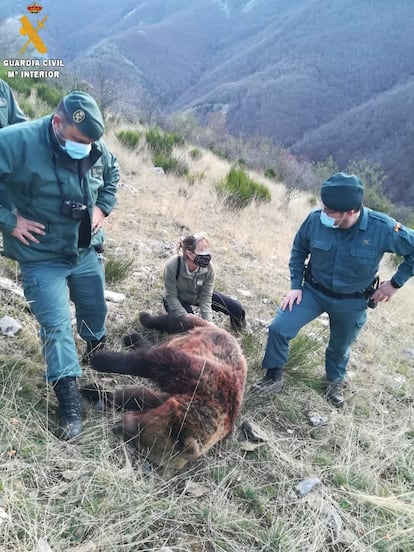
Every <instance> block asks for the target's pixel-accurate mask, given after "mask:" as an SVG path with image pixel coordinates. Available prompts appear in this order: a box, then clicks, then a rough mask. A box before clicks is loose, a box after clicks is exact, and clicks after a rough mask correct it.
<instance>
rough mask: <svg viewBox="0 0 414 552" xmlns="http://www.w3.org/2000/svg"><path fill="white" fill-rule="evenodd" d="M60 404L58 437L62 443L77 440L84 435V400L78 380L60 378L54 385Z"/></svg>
mask: <svg viewBox="0 0 414 552" xmlns="http://www.w3.org/2000/svg"><path fill="white" fill-rule="evenodd" d="M53 390H54V392H55V393H56V397H57V400H58V403H59V429H58V437H59V439H62V441H69V440H71V439H76V438H77V437H79V436H80V434H81V433H82V430H83V427H82V399H81V395H80V393H79V389H78V386H77V383H76V378H73V377H69V376H68V377H64V378H60V379H59V380H57V381H56V382H55V383H54V384H53Z"/></svg>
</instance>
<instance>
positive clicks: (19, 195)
mask: <svg viewBox="0 0 414 552" xmlns="http://www.w3.org/2000/svg"><path fill="white" fill-rule="evenodd" d="M51 120H52V117H51V116H47V117H43V118H41V119H37V120H35V121H30V122H26V123H21V124H19V125H12V126H9V127H7V128H4V129H2V130H0V183H3V184H5V186H6V187H7V189H8V190H9V193H10V196H11V201H12V203H13V205H14V206H15V209H16V210H17V211H18V213H19V214H20V215H21V216H23V217H25V218H27V219H31V220H35V221H38V222H41V223H42V224H44V225H45V227H46V228H45V232H46V233H45V235H44V236H41V235H39V234H37V235H36V237H37V239H38V240H39V243H38V244H35V243H33V242H31V243H30V245H24V244H23V243H21V242H20V241H19V240H18V239H17V238H14V237H13V236H11V235H10V234H11V232H12V231H13V229H14V228H15V227H16V215H15V214H14V212H11V211H9V210H8V209H6V208H5V207H3V206H1V205H0V230H1V231H2V232H3V247H4V251H3V254H4V255H5V256H6V257H10V258H12V259H15V260H16V261H19V262H32V261H46V260H50V259H56V258H66V259H68V260H71V261H72V262H75V261H76V258H77V255H78V249H79V248H85V247H89V246H96V247H100V246H101V244H102V242H103V232H102V231H101V230H100V231H98V232H97V233H96V234H95V235H93V236H92V237H91V220H92V211H93V207H94V205H97V206H98V207H100V209H101V210H102V211H103V212H104V213H105V214H106V215H108V214H109V213H110V212H111V210H112V208H113V207H114V205H115V203H116V196H115V194H116V189H117V184H118V180H119V167H118V163H117V161H116V159H115V157H114V156H113V155H112V153H111V152H110V151H109V150H108V148H107V146H106V144H105V143H104V141H103V140H102V139H100V140H98V141H97V142H94V143H93V144H92V150H91V153H90V154H89V156H88V157H86V158H85V159H82V160H80V161H75V160H73V159H71V158H70V157H69V156H68V155H67V154H66V153H65V152H64V151H62V150H61V148H60V147H59V145H58V143H57V141H56V138H55V137H54V135H53V131H52V128H51ZM64 200H70V201H76V202H79V203H81V204H86V205H87V214H86V216H85V217H84V219H83V220H82V222H81V221H79V220H74V219H73V218H72V217H71V216H67V215H65V214H61V208H62V203H63V201H64Z"/></svg>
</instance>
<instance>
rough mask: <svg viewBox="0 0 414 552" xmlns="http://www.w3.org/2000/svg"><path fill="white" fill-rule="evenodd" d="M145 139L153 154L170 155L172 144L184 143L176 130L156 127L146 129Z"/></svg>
mask: <svg viewBox="0 0 414 552" xmlns="http://www.w3.org/2000/svg"><path fill="white" fill-rule="evenodd" d="M145 140H146V142H147V145H148V147H149V149H150V151H151V152H152V153H153V154H154V155H159V154H164V155H171V153H172V150H173V147H174V146H176V145H182V144H184V139H183V137H182V136H180V135H179V134H177V133H176V132H164V131H162V130H161V129H158V128H151V129H150V130H147V132H146V133H145Z"/></svg>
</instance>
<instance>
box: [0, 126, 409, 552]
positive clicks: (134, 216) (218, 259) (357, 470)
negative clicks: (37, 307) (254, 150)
mask: <svg viewBox="0 0 414 552" xmlns="http://www.w3.org/2000/svg"><path fill="white" fill-rule="evenodd" d="M107 141H108V143H109V145H110V147H111V149H112V150H113V151H114V152H115V153H116V155H117V156H118V159H119V161H120V164H121V167H122V181H121V185H120V188H119V194H118V199H119V202H118V205H117V207H116V209H115V210H114V212H113V213H112V214H111V216H110V217H109V218H108V219H107V220H106V231H107V237H108V239H107V250H106V253H105V256H106V258H107V259H110V260H111V261H112V262H114V261H116V260H117V259H118V260H119V261H120V262H124V261H125V259H132V264H131V266H130V267H129V268H128V270H127V271H126V272H125V278H124V279H123V280H122V281H117V282H116V283H115V284H111V285H110V284H108V288H109V289H111V290H113V291H117V292H122V293H124V294H125V295H126V298H127V299H126V301H125V302H124V303H109V305H108V306H109V313H108V319H107V327H108V334H109V347H111V348H114V349H120V348H121V337H122V335H123V334H124V333H126V332H128V331H129V330H131V329H132V328H138V329H139V322H138V313H139V312H140V311H141V310H146V309H149V310H152V311H154V312H157V311H160V312H161V311H162V304H161V298H162V281H161V272H162V267H163V264H164V262H165V260H166V259H167V258H168V256H169V255H170V254H172V252H173V247H174V245H175V244H176V243H177V242H178V239H179V237H180V236H181V235H183V234H185V233H187V232H196V231H201V230H202V231H205V232H207V233H208V235H209V238H210V243H211V249H212V253H213V257H214V264H215V267H216V273H217V283H216V288H217V289H219V290H222V291H225V292H227V293H230V294H233V295H235V296H237V297H238V299H239V300H240V301H241V302H242V303H243V304H244V306H245V308H246V311H247V320H248V328H247V329H246V330H245V332H244V333H242V334H241V335H240V336H239V339H240V343H241V346H242V348H243V351H244V353H245V355H246V358H247V361H248V366H249V373H248V385H247V391H246V395H245V402H244V406H243V409H242V413H241V415H240V420H239V422H241V421H242V420H245V419H247V420H249V421H253V422H255V423H256V424H258V425H259V426H260V427H262V428H263V429H264V430H265V431H266V432H267V433H268V435H269V436H270V440H269V442H268V443H266V444H265V445H263V446H262V447H260V448H258V449H256V450H255V451H251V452H246V451H243V450H242V449H241V447H240V443H239V441H238V439H237V436H238V431H237V430H236V431H235V433H234V435H233V436H232V437H230V438H229V439H227V440H226V441H224V442H222V443H221V444H220V445H218V446H216V447H215V448H214V449H213V450H212V451H210V452H209V453H208V454H207V455H206V456H205V457H203V458H201V459H200V460H199V461H198V462H196V463H195V464H193V465H191V466H189V467H188V468H187V469H186V470H184V471H183V472H181V473H176V474H171V473H163V472H162V471H161V470H157V469H156V468H155V467H154V466H152V465H151V464H150V463H149V462H148V461H147V460H146V459H145V458H144V457H142V456H140V455H139V454H138V453H136V451H134V450H132V449H131V448H129V446H127V445H125V444H123V443H122V442H120V441H119V440H118V439H117V438H116V437H115V436H114V435H113V434H112V432H111V427H112V425H113V423H114V422H115V421H117V420H118V419H119V418H120V414H119V413H117V412H108V413H105V414H102V413H100V412H97V411H94V410H93V409H91V408H89V407H86V419H85V434H84V436H83V438H82V439H81V441H80V442H78V443H76V444H68V443H65V442H61V441H59V440H57V439H56V438H55V437H54V435H53V430H54V429H55V428H56V400H55V397H54V394H53V392H51V391H50V390H49V389H48V387H47V386H46V385H45V384H44V381H43V371H44V366H43V362H42V359H41V355H40V348H39V343H38V337H37V332H38V328H37V325H36V323H35V321H34V319H33V318H32V317H31V315H30V313H29V312H28V311H27V310H26V309H25V306H24V303H22V302H21V300H20V299H19V298H16V297H14V296H12V295H11V294H10V293H9V292H1V297H0V299H1V300H0V318H1V317H2V316H5V315H8V316H12V317H15V318H16V319H18V320H19V321H20V322H21V323H22V325H23V329H22V330H21V332H20V333H19V334H18V336H17V337H16V338H8V337H5V336H0V378H1V384H0V416H1V421H0V458H1V462H0V551H1V552H5V551H13V552H32V551H33V552H34V551H40V552H44V551H46V552H47V551H50V550H51V551H53V552H93V551H99V552H112V551H113V552H136V551H162V550H164V551H165V552H167V551H168V550H173V551H174V552H178V551H186V552H202V551H206V552H250V551H253V550H254V551H260V552H273V551H281V552H302V551H306V552H317V551H321V552H325V551H328V552H345V551H347V552H348V551H349V552H368V551H378V552H385V551H387V552H412V550H413V549H414V455H413V449H414V447H413V444H414V424H413V420H414V417H413V391H414V370H413V368H414V356H413V355H412V354H410V353H409V352H408V351H407V350H408V349H411V348H413V347H414V343H413V328H414V308H413V307H414V299H413V284H412V282H409V283H408V284H407V285H406V286H404V287H403V288H402V289H401V290H400V291H399V293H398V294H397V295H396V296H395V297H394V299H393V300H392V302H390V303H389V304H383V305H380V306H379V307H378V308H377V309H375V310H373V311H370V312H369V320H368V323H367V325H366V327H365V328H364V330H363V332H362V333H361V336H360V338H359V340H358V342H357V343H356V344H355V346H354V347H353V350H352V355H351V360H350V365H349V375H348V380H349V385H348V390H347V392H346V398H347V404H346V407H345V408H344V409H343V410H339V411H338V410H335V409H334V408H333V407H331V406H330V405H329V404H328V403H327V402H326V401H325V399H324V397H323V395H322V391H321V390H320V385H319V380H320V377H321V376H322V375H323V358H324V347H325V345H326V341H327V337H328V332H327V328H326V326H325V324H324V320H323V319H320V320H317V321H315V322H314V323H312V324H311V325H309V326H308V327H306V328H304V330H303V331H302V333H301V334H300V337H299V338H298V339H297V340H296V341H295V343H294V345H293V351H292V355H291V358H290V362H289V366H288V367H287V370H286V372H287V378H286V385H285V387H284V389H283V391H282V393H281V394H280V395H278V396H275V397H269V398H257V397H256V396H252V395H251V393H250V392H249V390H248V387H249V385H250V384H251V383H253V382H254V381H256V380H257V379H258V378H260V377H261V375H262V374H261V369H260V364H261V358H262V355H263V352H264V346H265V343H266V324H268V323H269V322H270V321H271V319H272V318H273V315H274V313H275V310H276V307H277V305H278V304H279V303H280V301H281V298H282V297H283V295H284V294H285V293H286V291H287V290H288V287H289V274H288V268H287V264H288V258H289V252H290V245H291V241H292V238H293V236H294V233H295V231H296V229H297V227H298V225H299V223H300V222H301V220H302V219H303V218H304V217H305V215H306V213H307V211H308V210H309V205H310V203H309V197H307V196H306V195H301V196H300V197H298V198H295V199H293V200H292V201H291V202H290V204H289V208H288V209H286V206H285V201H284V199H285V198H284V194H285V190H284V187H283V184H281V183H275V182H274V181H272V180H268V179H265V178H264V177H263V176H262V175H258V174H254V173H252V177H253V178H254V179H255V180H258V181H261V182H263V183H265V184H266V186H267V187H268V188H269V190H270V192H271V201H270V203H266V204H255V203H252V204H251V205H249V206H247V207H246V208H245V209H243V210H240V211H238V212H237V213H234V212H231V211H229V210H228V209H226V206H225V205H224V203H223V202H222V201H221V200H220V199H219V198H218V197H217V196H216V193H215V191H214V184H215V182H217V180H219V179H221V178H223V177H224V176H225V174H226V173H227V172H228V170H229V165H228V164H227V163H226V162H225V161H223V160H220V159H218V158H217V157H215V156H214V155H213V154H212V153H211V152H206V151H202V152H201V156H199V155H197V156H196V158H195V159H194V156H193V155H191V153H189V154H188V155H187V157H188V159H186V161H187V163H188V166H189V170H190V176H191V175H193V177H194V178H184V177H183V178H180V179H178V178H176V177H174V176H171V175H167V176H160V175H156V174H155V173H154V172H153V168H152V162H151V154H150V152H145V151H141V152H140V153H139V155H137V154H136V152H132V151H130V150H129V149H128V148H126V147H123V146H122V145H121V144H120V143H119V141H117V140H116V138H115V135H114V134H112V132H110V133H109V135H108V138H107ZM190 151H191V150H190ZM195 175H196V176H197V177H195ZM391 271H392V268H391V266H390V264H388V261H385V262H384V263H383V266H382V269H381V276H382V277H383V278H385V277H387V276H389V274H390V273H391ZM0 276H3V277H4V276H7V277H9V278H14V279H15V280H16V281H18V271H17V270H16V268H15V266H14V264H13V263H11V262H9V261H5V260H4V259H3V260H0ZM215 322H216V323H217V324H219V325H220V326H223V327H225V328H227V329H229V323H228V320H227V319H226V318H225V317H223V316H222V315H220V314H216V315H215ZM77 343H78V346H79V353H81V352H82V350H83V346H84V345H83V343H82V342H81V340H80V339H78V338H77ZM95 378H97V376H96V375H95V374H94V373H93V372H92V370H91V369H89V368H87V369H85V371H84V376H83V378H82V380H81V383H86V382H88V381H90V380H91V379H95ZM101 381H102V379H101ZM103 381H104V382H105V384H106V385H109V386H111V385H115V384H117V383H121V382H122V383H125V382H127V383H131V384H132V383H133V381H134V380H133V378H127V377H125V378H122V377H119V376H116V375H115V376H114V377H111V378H107V379H104V380H103ZM315 411H316V412H318V413H319V414H321V415H322V416H325V417H326V418H327V420H328V422H327V424H326V425H325V426H322V427H320V428H314V427H312V426H311V425H310V424H309V421H308V417H307V416H308V413H309V412H315ZM309 476H316V477H319V478H320V480H321V486H320V487H319V489H317V490H315V491H314V492H312V493H311V494H309V495H308V496H306V497H304V498H301V499H299V498H297V497H296V495H295V494H294V492H293V488H294V486H295V485H296V484H297V483H298V482H299V481H301V480H302V479H304V478H305V477H309ZM190 484H198V485H200V486H201V491H200V492H203V494H202V496H197V492H195V491H192V489H193V487H191V485H190ZM335 520H336V521H335ZM338 520H339V521H338Z"/></svg>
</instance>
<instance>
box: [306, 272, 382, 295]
mask: <svg viewBox="0 0 414 552" xmlns="http://www.w3.org/2000/svg"><path fill="white" fill-rule="evenodd" d="M304 279H305V282H307V283H308V284H309V285H310V286H311V287H313V288H314V289H317V290H318V291H320V292H322V293H323V294H324V295H327V296H328V297H332V298H334V299H361V298H362V297H364V298H365V299H368V298H369V297H371V295H372V294H373V292H374V291H375V289H376V288H375V285H376V281H377V278H375V280H374V281H373V282H372V284H371V285H370V286H369V287H367V288H366V289H363V290H361V291H354V292H353V293H336V292H335V291H332V290H330V289H328V288H326V287H325V286H323V285H322V284H321V283H319V282H318V281H317V280H315V278H314V277H313V276H312V274H311V271H310V270H309V269H307V270H305V271H304Z"/></svg>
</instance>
